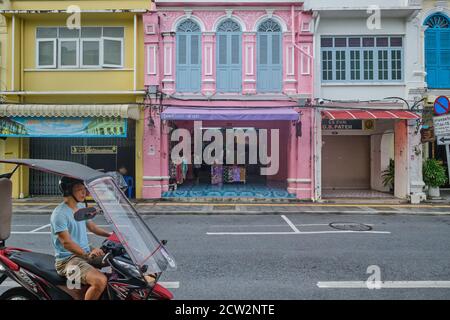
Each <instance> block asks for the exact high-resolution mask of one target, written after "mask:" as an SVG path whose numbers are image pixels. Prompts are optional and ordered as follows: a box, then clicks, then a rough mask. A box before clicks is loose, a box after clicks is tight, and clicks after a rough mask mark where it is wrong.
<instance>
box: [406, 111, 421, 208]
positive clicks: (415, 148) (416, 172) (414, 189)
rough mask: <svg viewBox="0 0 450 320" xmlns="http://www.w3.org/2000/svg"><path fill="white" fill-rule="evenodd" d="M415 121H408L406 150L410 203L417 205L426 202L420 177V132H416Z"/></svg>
mask: <svg viewBox="0 0 450 320" xmlns="http://www.w3.org/2000/svg"><path fill="white" fill-rule="evenodd" d="M416 124H417V123H416V121H415V120H408V127H407V133H408V142H409V143H408V144H409V146H408V148H409V153H410V156H409V159H410V162H409V197H410V202H411V203H414V204H417V203H420V202H421V201H423V200H426V195H425V193H424V192H423V188H424V187H425V183H424V182H423V176H422V142H421V136H420V131H418V130H417V126H416Z"/></svg>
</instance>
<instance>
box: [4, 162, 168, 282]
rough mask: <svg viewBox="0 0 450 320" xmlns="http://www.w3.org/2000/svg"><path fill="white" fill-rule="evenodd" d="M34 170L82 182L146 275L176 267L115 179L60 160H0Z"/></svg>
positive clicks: (77, 164) (131, 256)
mask: <svg viewBox="0 0 450 320" xmlns="http://www.w3.org/2000/svg"><path fill="white" fill-rule="evenodd" d="M0 163H10V164H17V165H24V166H27V167H29V168H31V169H34V170H39V171H44V172H48V173H52V174H56V175H61V176H67V177H71V178H75V179H79V180H83V181H84V184H85V185H86V187H87V189H88V190H89V192H90V194H91V195H92V197H93V198H94V200H95V202H96V203H97V204H98V205H99V206H100V207H101V209H102V211H103V214H104V216H105V218H106V220H107V221H108V222H109V223H110V225H111V228H112V229H113V231H114V232H115V233H116V235H117V237H118V239H119V240H120V242H121V243H122V245H123V246H124V248H125V250H126V251H127V253H128V254H129V256H130V258H131V259H132V260H133V262H134V263H135V264H136V265H137V266H138V267H140V269H141V270H142V271H144V272H145V273H155V272H162V271H164V270H165V269H167V268H168V267H171V268H175V267H176V264H175V261H174V259H173V258H172V256H171V255H170V254H169V252H168V251H167V250H166V248H165V247H164V245H163V244H162V243H161V241H160V240H159V239H158V238H157V237H156V236H155V234H154V233H153V232H152V231H151V230H150V228H149V226H148V225H147V224H146V223H145V222H144V220H143V219H142V217H141V216H140V215H139V214H138V213H137V211H136V209H135V208H134V206H133V205H132V204H131V203H130V201H129V200H128V198H127V197H126V196H125V194H124V193H123V191H122V190H120V188H119V187H118V186H117V184H116V182H115V181H114V179H113V178H112V177H111V176H110V175H108V174H105V173H103V172H100V171H96V170H94V169H92V168H89V167H86V166H84V165H81V164H79V163H74V162H69V161H59V160H39V159H8V160H2V159H0Z"/></svg>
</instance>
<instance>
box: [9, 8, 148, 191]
mask: <svg viewBox="0 0 450 320" xmlns="http://www.w3.org/2000/svg"><path fill="white" fill-rule="evenodd" d="M68 3H69V2H68V1H11V8H10V9H14V10H16V9H17V10H19V9H61V10H66V9H67V6H68ZM70 5H80V6H81V9H82V10H98V9H118V8H120V9H146V8H150V5H151V2H150V1H106V0H105V1H103V0H98V1H94V0H86V1H73V2H72V1H71V2H70ZM12 15H13V14H12V13H8V14H5V16H4V18H5V22H6V28H4V29H3V30H5V31H6V33H7V34H5V35H4V38H5V39H4V41H3V42H4V44H3V43H2V45H1V46H2V59H5V62H4V63H2V66H6V68H4V70H3V69H0V70H3V73H0V77H1V78H0V80H1V81H4V84H3V86H2V87H1V89H0V91H12V89H14V91H40V92H44V91H45V92H49V93H48V94H45V95H20V94H17V95H8V96H7V101H8V102H20V103H40V104H96V103H97V104H102V103H120V104H126V103H136V102H142V100H143V96H142V95H139V94H120V95H117V94H108V93H105V94H88V95H87V94H70V93H68V94H53V93H52V92H55V91H133V90H134V86H133V84H134V78H133V76H134V52H133V49H134V44H133V36H134V16H135V15H136V17H137V28H136V31H137V35H136V75H135V76H136V90H138V91H140V90H143V89H144V41H143V38H144V31H143V29H144V28H143V23H142V14H139V13H137V14H136V13H82V15H81V24H82V26H123V27H125V39H124V68H123V69H119V70H117V69H103V70H95V71H94V70H88V71H85V70H79V71H78V70H77V71H76V70H73V69H72V70H58V69H56V70H52V71H50V70H37V69H36V66H35V60H36V57H35V55H36V43H35V40H36V39H35V35H36V27H38V26H39V27H40V26H43V27H48V26H65V23H66V19H67V17H68V16H69V15H68V14H65V13H58V14H55V13H40V14H31V13H29V14H28V13H27V14H25V13H20V14H19V13H18V14H14V17H15V18H14V20H15V37H14V38H15V39H14V44H15V50H14V52H15V55H14V66H15V68H14V71H15V72H14V86H12V83H11V79H12V73H11V66H12V54H11V49H12ZM0 21H1V20H0ZM1 31H2V29H1V24H0V41H1V40H2V38H1V36H2V33H1ZM3 52H6V54H3ZM142 117H143V115H142ZM142 123H143V120H141V121H138V122H137V123H136V130H137V132H136V133H137V137H136V150H135V154H136V178H137V179H136V194H137V196H138V197H140V196H141V194H142V191H141V190H142V181H141V179H142V175H143V174H142V172H143V171H142V157H141V149H142V135H143V124H142ZM2 150H3V154H2ZM138 155H139V156H138ZM28 156H29V139H12V138H8V139H7V140H6V141H3V140H0V158H3V157H5V158H27V157H28ZM139 159H140V160H139ZM6 167H7V168H3V169H5V170H9V169H10V166H6ZM0 170H2V167H1V166H0ZM0 172H1V171H0ZM18 173H19V174H17V173H16V174H15V177H14V180H13V184H14V190H13V196H14V197H15V198H18V197H19V196H20V195H21V194H22V195H23V196H27V195H28V170H27V169H20V172H18ZM139 177H141V178H140V179H139Z"/></svg>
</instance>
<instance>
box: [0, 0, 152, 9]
mask: <svg viewBox="0 0 450 320" xmlns="http://www.w3.org/2000/svg"><path fill="white" fill-rule="evenodd" d="M10 3H11V5H10V8H8V9H10V10H25V9H35V10H66V9H67V7H68V6H71V5H75V6H79V7H80V8H81V9H82V10H100V9H142V8H150V4H151V1H150V0H126V1H123V0H78V1H53V0H51V1H33V0H28V1H22V0H11V1H10Z"/></svg>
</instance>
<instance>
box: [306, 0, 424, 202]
mask: <svg viewBox="0 0 450 320" xmlns="http://www.w3.org/2000/svg"><path fill="white" fill-rule="evenodd" d="M305 10H311V11H312V12H313V17H314V31H313V33H314V57H315V64H314V70H315V73H314V77H315V81H314V93H313V95H314V97H315V105H316V108H315V110H316V113H317V117H316V119H318V122H317V124H316V129H315V131H316V132H315V135H314V136H315V144H316V150H317V151H318V152H316V153H315V163H316V165H315V168H316V170H315V175H316V176H315V181H316V189H315V192H316V198H317V199H321V198H327V197H341V196H343V197H346V196H350V197H353V196H355V195H358V193H361V194H364V195H369V196H373V197H379V196H381V197H383V196H384V195H385V194H387V193H389V192H391V193H392V195H394V196H395V197H396V198H401V199H407V200H409V201H411V202H414V203H417V202H420V201H421V200H423V199H424V198H425V195H424V193H423V187H424V184H423V181H422V144H421V140H420V124H421V119H420V118H421V116H420V112H419V113H416V112H415V111H416V110H419V109H421V108H422V107H421V103H420V102H419V101H420V100H421V99H422V95H423V93H424V91H425V88H426V84H425V70H424V57H423V49H422V44H421V43H422V36H423V28H422V25H423V24H422V21H421V18H420V12H421V11H420V10H421V1H411V0H410V1H407V0H382V1H380V0H377V1H375V0H373V1H358V0H342V1H339V4H338V5H337V4H336V1H334V0H310V1H306V3H305ZM390 164H391V166H392V165H394V164H395V165H394V166H392V168H391V169H392V172H391V175H390V176H391V178H392V183H389V181H387V182H386V181H384V180H386V179H387V178H389V173H388V172H387V171H386V170H388V169H389V167H390ZM394 173H395V174H394Z"/></svg>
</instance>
